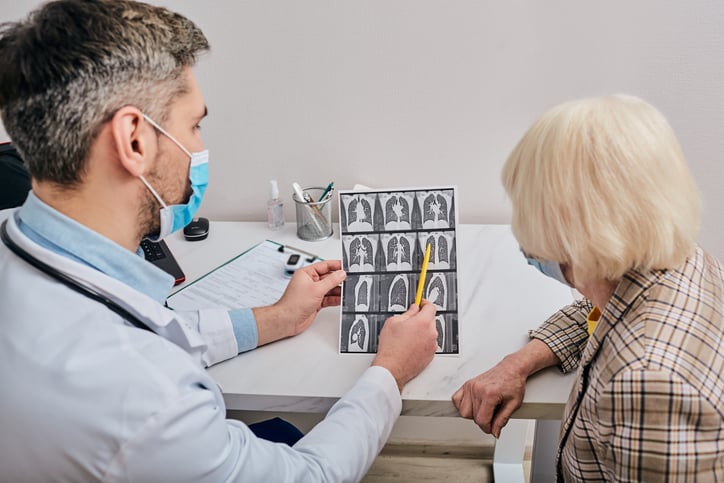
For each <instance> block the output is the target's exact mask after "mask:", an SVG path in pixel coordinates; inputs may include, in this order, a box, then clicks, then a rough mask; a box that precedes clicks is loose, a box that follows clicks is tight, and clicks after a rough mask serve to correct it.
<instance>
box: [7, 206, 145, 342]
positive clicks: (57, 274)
mask: <svg viewBox="0 0 724 483" xmlns="http://www.w3.org/2000/svg"><path fill="white" fill-rule="evenodd" d="M7 223H8V221H7V220H5V221H4V222H3V224H2V226H0V238H2V241H3V243H4V244H5V245H6V246H7V247H8V248H9V249H10V251H12V252H13V253H14V254H15V255H17V256H18V257H20V258H22V259H23V260H25V261H26V262H28V263H29V264H30V265H32V266H33V267H35V268H37V269H38V270H40V271H41V272H43V273H45V274H46V275H48V276H50V277H52V278H54V279H56V280H57V281H59V282H60V283H62V284H63V285H65V286H66V287H68V288H71V289H73V290H75V291H76V292H78V293H80V294H81V295H85V296H86V297H88V298H90V299H93V300H95V301H96V302H99V303H101V304H103V305H105V306H106V307H108V308H109V309H111V310H112V311H113V312H115V313H116V314H118V315H119V316H121V317H122V318H124V319H125V320H127V321H128V322H130V323H131V324H132V325H133V326H134V327H138V328H139V329H144V330H148V331H151V332H153V329H151V328H150V327H149V326H148V325H147V324H146V323H145V322H143V321H142V320H141V319H139V318H138V317H136V316H135V315H133V314H132V313H130V312H129V311H128V310H126V309H124V308H123V307H121V306H120V305H118V304H117V303H116V302H114V301H113V300H111V299H109V298H108V297H106V296H104V295H101V294H100V293H98V292H96V291H95V290H93V289H91V288H89V287H86V286H85V285H82V284H81V283H79V282H78V281H77V280H74V279H73V278H71V277H69V276H68V275H66V274H65V273H63V272H61V271H59V270H56V269H55V268H53V267H51V266H50V265H48V264H46V263H45V262H42V261H40V260H39V259H37V258H35V257H34V256H33V255H31V254H30V253H28V252H27V251H25V250H24V249H23V248H21V247H20V246H18V244H16V243H15V242H14V241H13V240H12V239H11V238H10V236H9V235H8V231H7V228H6V227H5V225H7Z"/></svg>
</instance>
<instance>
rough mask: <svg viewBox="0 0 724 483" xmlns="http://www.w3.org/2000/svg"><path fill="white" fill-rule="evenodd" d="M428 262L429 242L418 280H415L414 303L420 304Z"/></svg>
mask: <svg viewBox="0 0 724 483" xmlns="http://www.w3.org/2000/svg"><path fill="white" fill-rule="evenodd" d="M429 262H430V244H429V243H428V244H427V248H425V258H424V259H423V260H422V270H420V281H419V282H417V295H415V304H416V305H420V302H421V301H422V289H423V288H424V287H425V276H426V275H427V264H428V263H429Z"/></svg>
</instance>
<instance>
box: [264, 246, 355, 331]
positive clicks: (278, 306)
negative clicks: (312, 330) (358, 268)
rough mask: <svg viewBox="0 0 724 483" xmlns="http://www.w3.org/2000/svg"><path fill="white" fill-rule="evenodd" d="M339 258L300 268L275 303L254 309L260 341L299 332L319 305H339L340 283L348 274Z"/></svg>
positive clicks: (304, 328)
mask: <svg viewBox="0 0 724 483" xmlns="http://www.w3.org/2000/svg"><path fill="white" fill-rule="evenodd" d="M341 268H342V262H341V261H339V260H325V261H322V262H317V263H314V264H312V265H308V266H306V267H302V268H300V269H297V270H296V271H295V272H294V275H293V276H292V279H291V280H290V282H289V285H287V288H286V290H285V291H284V293H283V294H282V296H281V298H280V299H279V301H278V302H277V303H275V304H274V305H270V306H268V307H260V308H256V309H254V317H255V318H256V324H257V329H258V332H259V344H258V345H264V344H268V343H269V342H274V341H275V340H279V339H283V338H285V337H291V336H294V335H297V334H299V333H301V332H303V331H304V330H306V329H307V327H309V326H310V325H311V324H312V321H313V320H314V318H315V317H316V315H317V313H318V312H319V311H320V309H322V308H324V307H331V306H334V305H339V303H340V300H341V289H340V286H339V285H340V284H341V283H342V282H343V281H344V279H345V278H346V277H347V274H346V273H345V271H344V270H342V269H341Z"/></svg>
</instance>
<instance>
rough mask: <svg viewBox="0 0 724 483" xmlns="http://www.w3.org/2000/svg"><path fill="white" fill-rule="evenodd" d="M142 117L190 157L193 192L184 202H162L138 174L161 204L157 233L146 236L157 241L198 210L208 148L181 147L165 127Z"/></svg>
mask: <svg viewBox="0 0 724 483" xmlns="http://www.w3.org/2000/svg"><path fill="white" fill-rule="evenodd" d="M143 117H144V118H145V119H146V121H148V122H149V123H150V124H151V125H152V126H153V127H155V128H156V129H158V131H159V132H160V133H161V134H163V135H164V136H166V137H168V138H169V139H170V140H171V141H173V142H174V143H175V144H176V145H177V146H178V147H179V148H181V150H182V151H183V152H184V153H186V155H187V156H188V157H189V158H191V167H190V168H189V180H190V181H191V189H192V190H193V192H192V194H191V197H190V198H189V201H188V202H186V203H185V204H180V205H171V206H168V205H166V203H164V201H163V200H162V199H161V197H160V196H159V195H158V193H157V192H156V190H155V189H153V187H152V186H151V185H150V184H149V182H148V181H146V179H145V178H144V177H143V176H140V179H141V181H142V182H143V184H144V185H146V188H148V190H149V191H150V192H151V194H152V195H153V196H154V197H155V198H156V200H157V201H158V203H159V204H160V205H161V211H160V214H159V216H160V217H161V219H160V224H159V227H160V228H159V233H158V235H156V236H154V237H150V236H147V238H149V239H151V240H152V241H159V240H163V239H164V238H165V237H167V236H168V235H170V234H171V233H174V232H176V231H178V230H180V229H182V228H183V227H185V226H186V225H188V224H189V223H191V220H192V219H193V218H194V215H195V214H196V212H197V211H198V209H199V206H200V205H201V200H202V199H203V197H204V193H205V192H206V186H207V185H208V184H209V150H208V149H205V150H203V151H199V152H196V153H192V152H190V151H189V150H188V149H186V148H185V147H183V145H182V144H181V143H180V142H178V141H177V140H176V138H174V137H173V136H171V135H170V134H169V133H168V132H166V130H165V129H163V128H162V127H161V126H159V125H158V124H157V123H156V122H155V121H154V120H152V119H151V118H150V117H148V116H147V115H145V114H144V115H143Z"/></svg>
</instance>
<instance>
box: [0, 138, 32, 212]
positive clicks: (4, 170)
mask: <svg viewBox="0 0 724 483" xmlns="http://www.w3.org/2000/svg"><path fill="white" fill-rule="evenodd" d="M30 186H31V185H30V174H28V169H27V168H26V167H25V163H23V159H22V158H21V157H20V153H18V150H17V149H15V146H13V144H12V143H2V144H0V210H4V209H6V208H14V207H16V206H20V205H22V204H23V203H24V202H25V198H27V197H28V192H29V191H30Z"/></svg>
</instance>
